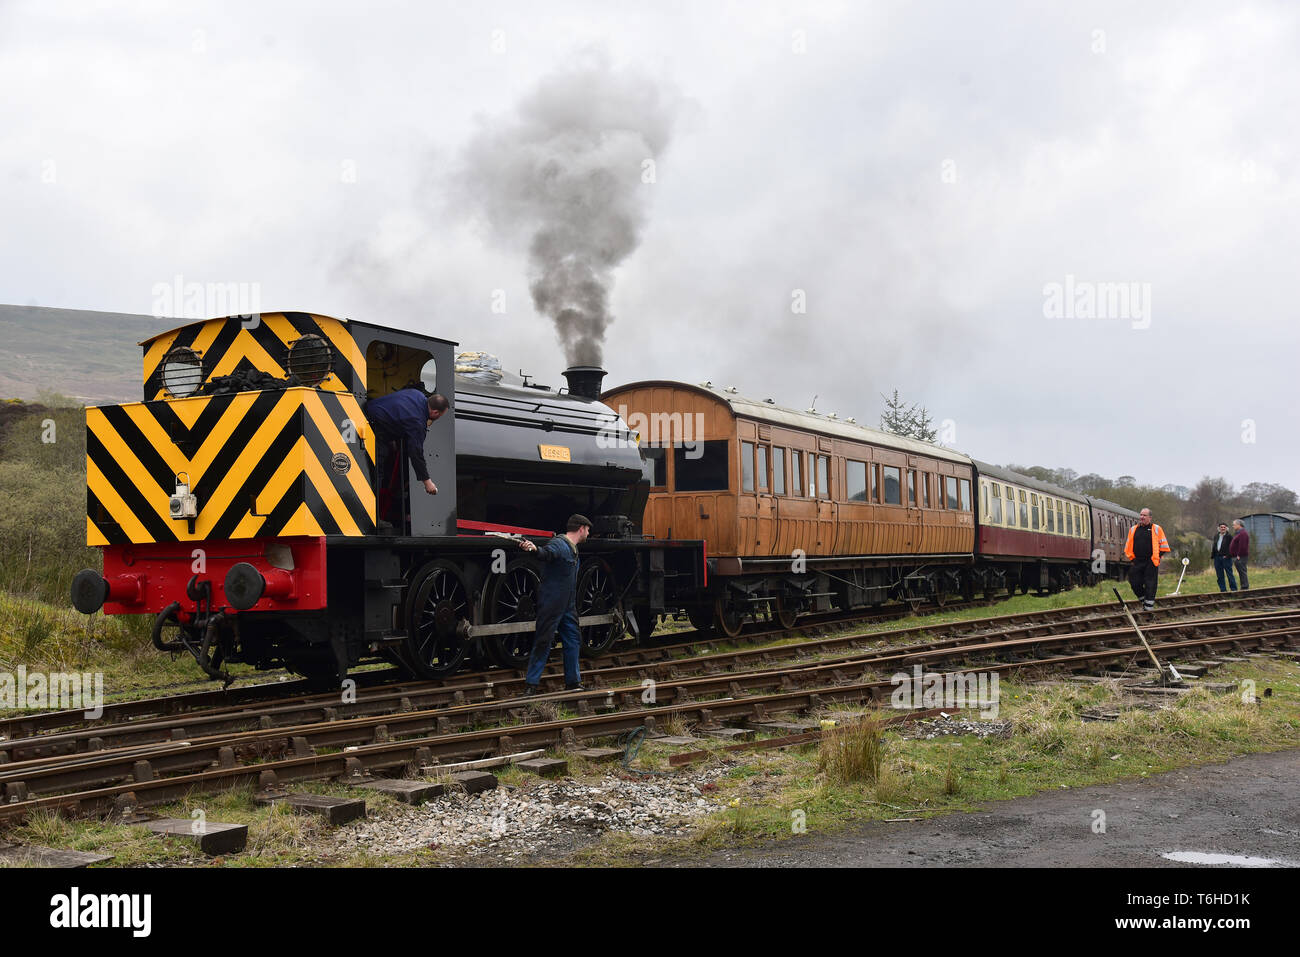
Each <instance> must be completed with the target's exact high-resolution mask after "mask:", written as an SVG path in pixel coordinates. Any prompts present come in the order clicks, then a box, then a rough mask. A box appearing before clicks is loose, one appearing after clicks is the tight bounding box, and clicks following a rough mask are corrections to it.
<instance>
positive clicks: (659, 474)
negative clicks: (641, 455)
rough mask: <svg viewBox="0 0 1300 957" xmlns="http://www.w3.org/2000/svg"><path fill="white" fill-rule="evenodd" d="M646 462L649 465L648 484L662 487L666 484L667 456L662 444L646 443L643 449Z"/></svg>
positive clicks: (653, 486)
mask: <svg viewBox="0 0 1300 957" xmlns="http://www.w3.org/2000/svg"><path fill="white" fill-rule="evenodd" d="M644 451H645V460H646V464H647V465H649V466H650V486H651V487H652V488H663V487H664V486H666V485H667V484H668V456H667V454H665V450H664V449H663V447H662V446H658V445H648V446H646V447H645V449H644Z"/></svg>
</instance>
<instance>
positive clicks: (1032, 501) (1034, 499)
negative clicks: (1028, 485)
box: [1029, 492, 1042, 531]
mask: <svg viewBox="0 0 1300 957" xmlns="http://www.w3.org/2000/svg"><path fill="white" fill-rule="evenodd" d="M1029 505H1030V507H1031V509H1032V511H1033V518H1034V521H1033V524H1031V525H1030V528H1032V529H1033V530H1034V531H1038V520H1039V518H1041V517H1042V513H1041V512H1039V510H1038V493H1037V492H1030V493H1029Z"/></svg>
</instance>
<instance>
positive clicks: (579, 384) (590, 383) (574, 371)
mask: <svg viewBox="0 0 1300 957" xmlns="http://www.w3.org/2000/svg"><path fill="white" fill-rule="evenodd" d="M564 378H565V379H567V380H568V382H569V392H570V393H571V394H573V395H579V396H582V397H583V398H584V399H599V398H600V384H601V382H602V381H603V380H604V378H605V370H604V369H602V368H601V367H600V366H569V368H567V369H565V370H564Z"/></svg>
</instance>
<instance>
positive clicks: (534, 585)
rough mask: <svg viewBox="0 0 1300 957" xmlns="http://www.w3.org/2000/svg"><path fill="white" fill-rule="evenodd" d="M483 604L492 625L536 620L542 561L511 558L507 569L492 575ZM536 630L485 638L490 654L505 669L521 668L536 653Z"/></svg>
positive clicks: (485, 619) (484, 612) (484, 615)
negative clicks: (534, 649) (534, 645)
mask: <svg viewBox="0 0 1300 957" xmlns="http://www.w3.org/2000/svg"><path fill="white" fill-rule="evenodd" d="M492 578H493V581H492V583H491V585H489V586H488V590H487V597H486V600H485V601H484V603H483V620H484V622H485V623H486V624H489V625H499V624H502V623H504V622H509V621H534V620H536V618H537V596H538V592H539V590H540V589H541V584H542V566H541V563H540V562H538V561H535V560H534V559H531V558H523V557H519V558H512V559H511V560H510V563H509V564H508V565H506V570H505V571H504V572H502V573H501V574H500V575H493V576H492ZM536 635H537V632H536V631H535V630H533V629H531V628H530V629H529V630H528V631H517V632H514V633H513V634H509V635H494V636H492V637H489V638H488V639H487V640H486V645H487V651H488V654H489V655H490V656H491V657H492V660H493V661H495V662H496V663H497V664H499V665H500V666H501V667H503V668H514V669H516V670H519V671H522V670H524V669H525V668H527V667H528V658H529V656H530V655H531V654H532V653H533V639H534V638H535V637H536Z"/></svg>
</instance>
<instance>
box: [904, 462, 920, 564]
mask: <svg viewBox="0 0 1300 957" xmlns="http://www.w3.org/2000/svg"><path fill="white" fill-rule="evenodd" d="M904 471H905V473H906V474H905V475H904V476H903V502H904V503H905V504H906V505H907V550H908V552H909V553H916V552H919V551H922V550H923V549H922V548H921V535H922V533H923V532H924V530H925V529H924V525H923V521H924V518H923V516H922V513H921V489H920V488H919V485H920V483H921V480H922V478H923V477H924V474H925V473H923V472H922V471H921V460H920V459H918V458H917V457H916V456H915V455H909V456H908V457H907V468H906V469H905V470H904Z"/></svg>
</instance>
